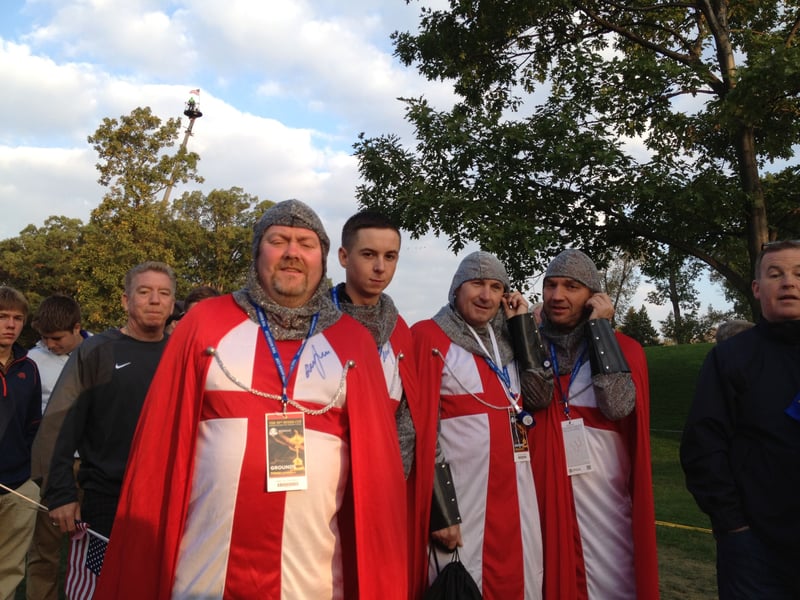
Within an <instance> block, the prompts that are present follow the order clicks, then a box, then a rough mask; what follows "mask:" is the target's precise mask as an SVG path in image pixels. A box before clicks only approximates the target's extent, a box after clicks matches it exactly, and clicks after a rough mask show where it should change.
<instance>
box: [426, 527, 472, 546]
mask: <svg viewBox="0 0 800 600" xmlns="http://www.w3.org/2000/svg"><path fill="white" fill-rule="evenodd" d="M431 538H432V539H433V541H434V542H436V544H437V545H438V546H440V547H441V548H444V549H445V550H448V551H449V552H453V551H454V550H455V549H456V548H460V547H461V546H463V545H464V543H463V542H462V541H461V525H451V526H450V527H446V528H444V529H439V530H438V531H433V532H431Z"/></svg>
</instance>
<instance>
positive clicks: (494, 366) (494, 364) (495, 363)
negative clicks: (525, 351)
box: [466, 323, 516, 401]
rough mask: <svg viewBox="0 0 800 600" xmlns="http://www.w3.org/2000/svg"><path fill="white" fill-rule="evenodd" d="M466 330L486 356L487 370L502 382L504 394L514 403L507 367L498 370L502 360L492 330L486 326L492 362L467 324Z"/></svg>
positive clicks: (489, 326)
mask: <svg viewBox="0 0 800 600" xmlns="http://www.w3.org/2000/svg"><path fill="white" fill-rule="evenodd" d="M466 325H467V328H468V329H469V331H470V333H471V334H472V337H474V338H475V341H476V342H478V345H479V346H480V347H481V350H483V353H484V354H485V355H486V356H484V357H483V359H484V360H485V361H486V364H487V365H489V368H490V369H491V370H492V371H494V373H495V375H497V377H498V378H499V379H500V381H502V382H503V387H504V388H505V390H506V393H507V394H508V396H509V397H510V398H514V400H515V401H516V397H515V395H514V393H513V392H512V391H511V375H509V373H508V367H507V366H506V367H503V368H502V369H501V368H500V364H501V363H502V360H501V359H500V349H499V348H498V347H497V338H496V337H495V335H494V330H493V329H492V327H491V325H488V326H487V329H488V330H489V339H490V340H491V342H492V350H493V351H494V360H492V359H491V358H489V356H488V355H489V351H488V350H487V349H486V346H485V345H484V344H483V340H481V338H480V337H479V336H478V333H477V332H476V331H475V330H474V329H473V328H472V326H471V325H470V324H469V323H467V324H466Z"/></svg>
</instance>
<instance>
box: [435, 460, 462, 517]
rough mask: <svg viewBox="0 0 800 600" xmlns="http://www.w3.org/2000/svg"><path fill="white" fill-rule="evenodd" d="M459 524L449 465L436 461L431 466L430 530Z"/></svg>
mask: <svg viewBox="0 0 800 600" xmlns="http://www.w3.org/2000/svg"><path fill="white" fill-rule="evenodd" d="M460 524H461V513H460V512H459V511H458V502H457V501H456V488H455V485H454V484H453V476H452V475H451V474H450V465H448V464H447V463H437V464H436V465H434V467H433V501H432V502H431V531H439V530H440V529H445V528H447V527H450V526H451V525H460Z"/></svg>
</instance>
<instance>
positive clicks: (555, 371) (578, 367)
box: [550, 342, 586, 419]
mask: <svg viewBox="0 0 800 600" xmlns="http://www.w3.org/2000/svg"><path fill="white" fill-rule="evenodd" d="M550 360H551V361H552V363H553V379H555V384H556V387H557V388H558V395H559V397H560V398H561V404H563V405H564V415H565V416H566V417H567V419H569V388H570V387H572V382H573V381H575V378H576V377H577V376H578V371H580V370H581V367H582V366H583V363H584V362H585V361H586V342H584V343H583V346H582V347H581V353H580V356H578V360H576V361H575V364H574V365H573V367H572V372H571V373H570V374H569V384H568V385H567V393H566V394H564V388H562V387H561V376H560V375H559V372H558V357H557V356H556V347H555V346H554V345H553V343H552V342H550Z"/></svg>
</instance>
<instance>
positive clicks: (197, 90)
mask: <svg viewBox="0 0 800 600" xmlns="http://www.w3.org/2000/svg"><path fill="white" fill-rule="evenodd" d="M189 93H190V94H192V95H194V96H199V95H200V88H197V89H196V90H189Z"/></svg>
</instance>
